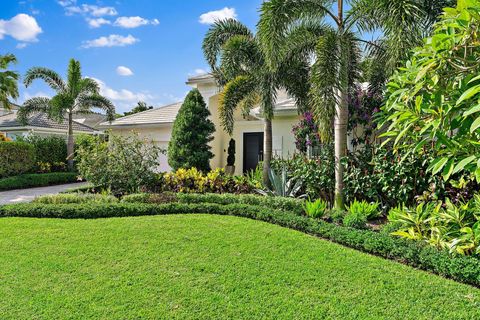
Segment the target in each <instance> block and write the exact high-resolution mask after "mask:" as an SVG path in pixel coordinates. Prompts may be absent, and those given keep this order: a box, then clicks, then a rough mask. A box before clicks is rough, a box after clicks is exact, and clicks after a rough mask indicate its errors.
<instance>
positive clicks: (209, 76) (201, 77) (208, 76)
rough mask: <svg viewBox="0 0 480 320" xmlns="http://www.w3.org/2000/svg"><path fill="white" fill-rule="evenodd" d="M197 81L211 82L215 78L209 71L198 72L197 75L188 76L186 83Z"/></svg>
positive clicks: (213, 81)
mask: <svg viewBox="0 0 480 320" xmlns="http://www.w3.org/2000/svg"><path fill="white" fill-rule="evenodd" d="M199 82H212V83H215V78H214V77H213V75H212V74H211V73H205V74H200V75H198V76H194V77H190V78H188V80H187V84H193V83H199Z"/></svg>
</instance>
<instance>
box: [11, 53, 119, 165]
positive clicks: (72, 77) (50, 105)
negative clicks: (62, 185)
mask: <svg viewBox="0 0 480 320" xmlns="http://www.w3.org/2000/svg"><path fill="white" fill-rule="evenodd" d="M35 79H41V80H43V81H45V82H46V83H47V84H48V85H49V86H50V88H52V89H53V90H55V91H56V95H55V96H54V97H53V98H51V99H50V98H46V97H35V98H31V99H28V100H26V101H25V102H24V103H23V106H22V107H21V108H20V109H19V110H18V114H17V118H18V120H19V121H20V122H22V123H26V122H27V120H28V116H29V115H31V114H32V113H36V112H45V113H46V114H47V115H48V117H49V118H51V119H53V120H56V121H58V122H60V123H61V122H63V121H64V120H65V118H67V119H68V143H67V153H68V155H67V160H68V167H69V169H70V170H73V151H74V150H73V148H74V140H73V115H74V114H87V113H91V112H92V110H91V109H92V108H97V109H101V110H103V111H105V112H106V114H107V119H108V120H113V119H114V116H115V106H114V105H113V104H112V102H110V101H109V100H108V99H106V98H105V97H103V96H101V95H100V94H99V91H100V88H99V86H98V83H97V82H96V81H95V80H93V79H91V78H82V72H81V69H80V62H79V61H76V60H74V59H71V60H70V63H69V66H68V73H67V79H66V81H64V80H63V79H62V78H61V76H60V75H59V74H58V73H56V72H55V71H53V70H50V69H47V68H42V67H34V68H31V69H30V70H28V71H27V73H26V75H25V78H24V81H23V82H24V84H25V86H26V87H28V86H29V85H30V84H31V83H32V82H33V81H34V80H35Z"/></svg>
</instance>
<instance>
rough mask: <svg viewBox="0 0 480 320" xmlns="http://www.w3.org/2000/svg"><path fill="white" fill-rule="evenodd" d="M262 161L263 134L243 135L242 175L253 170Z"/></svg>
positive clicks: (249, 133) (251, 133)
mask: <svg viewBox="0 0 480 320" xmlns="http://www.w3.org/2000/svg"><path fill="white" fill-rule="evenodd" d="M262 160H263V132H248V133H244V134H243V173H246V172H248V171H250V170H255V168H256V167H257V165H258V162H260V161H262Z"/></svg>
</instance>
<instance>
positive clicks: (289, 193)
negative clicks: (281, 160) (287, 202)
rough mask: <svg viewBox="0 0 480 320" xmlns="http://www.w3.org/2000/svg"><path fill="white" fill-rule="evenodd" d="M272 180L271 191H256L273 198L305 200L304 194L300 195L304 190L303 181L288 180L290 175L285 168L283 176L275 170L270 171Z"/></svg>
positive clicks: (269, 174)
mask: <svg viewBox="0 0 480 320" xmlns="http://www.w3.org/2000/svg"><path fill="white" fill-rule="evenodd" d="M268 176H269V180H270V184H269V185H270V186H271V188H270V189H268V188H267V189H266V190H262V189H257V190H256V191H257V192H258V193H260V194H261V195H264V196H272V197H292V198H303V197H305V195H304V194H299V193H300V191H301V190H302V184H303V182H302V180H300V179H295V178H288V173H287V170H286V169H285V168H283V169H282V173H281V174H277V173H276V172H275V170H273V169H270V171H269V172H268Z"/></svg>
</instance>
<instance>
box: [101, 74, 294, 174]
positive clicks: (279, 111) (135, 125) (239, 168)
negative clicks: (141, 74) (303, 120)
mask: <svg viewBox="0 0 480 320" xmlns="http://www.w3.org/2000/svg"><path fill="white" fill-rule="evenodd" d="M187 84H188V85H189V86H191V87H194V88H197V89H198V90H199V91H200V93H201V94H202V96H203V98H204V99H205V102H206V104H207V107H208V109H209V110H210V113H211V114H212V116H211V120H212V121H213V123H214V124H215V130H216V131H215V133H214V140H213V141H212V142H211V146H212V152H213V154H214V158H213V159H212V160H211V166H212V168H222V167H225V166H226V162H227V147H228V142H229V141H230V138H231V137H230V136H229V135H228V134H227V133H226V132H225V131H224V130H223V128H222V126H221V123H220V118H219V110H218V107H219V96H220V88H219V87H218V86H217V84H216V82H215V79H214V78H213V76H211V75H209V74H207V75H201V76H197V77H192V78H190V79H188V81H187ZM181 105H182V103H181V102H179V103H175V104H172V105H168V106H165V107H160V108H155V109H152V110H147V111H144V112H140V113H137V114H133V115H130V116H126V117H122V118H118V119H116V120H114V121H112V122H111V123H109V122H104V123H102V124H101V125H100V128H101V129H110V130H111V131H112V132H113V133H114V134H119V135H128V134H132V131H135V132H137V133H138V134H139V135H140V137H142V138H146V139H149V140H152V141H153V142H154V143H155V144H156V145H159V146H161V147H164V148H166V147H167V146H168V142H169V141H170V138H171V132H172V125H173V122H174V120H175V117H176V115H177V113H178V110H179V109H180V106H181ZM298 120H299V116H298V113H297V108H296V105H295V102H294V100H293V99H291V98H289V97H288V96H287V94H286V93H284V92H279V94H278V97H277V104H276V106H275V113H274V119H273V121H272V128H273V146H272V149H273V155H274V156H275V157H282V158H287V157H291V156H292V155H293V154H294V153H295V139H294V136H293V134H292V127H293V125H294V124H295V123H297V122H298ZM232 138H233V139H235V142H236V150H235V151H236V155H235V173H236V174H242V173H244V172H246V171H248V170H251V169H254V168H255V167H256V166H257V164H258V162H259V161H260V160H261V159H262V157H263V120H262V116H261V114H260V110H259V108H256V109H254V110H252V111H251V112H250V114H249V115H247V116H244V115H242V112H241V110H237V112H236V113H235V126H234V130H233V134H232ZM167 152H168V151H167ZM160 164H161V168H160V169H161V170H162V171H170V169H171V168H170V167H169V166H168V163H167V158H166V156H162V158H161V159H160Z"/></svg>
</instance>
